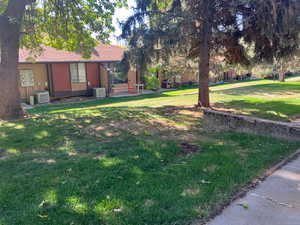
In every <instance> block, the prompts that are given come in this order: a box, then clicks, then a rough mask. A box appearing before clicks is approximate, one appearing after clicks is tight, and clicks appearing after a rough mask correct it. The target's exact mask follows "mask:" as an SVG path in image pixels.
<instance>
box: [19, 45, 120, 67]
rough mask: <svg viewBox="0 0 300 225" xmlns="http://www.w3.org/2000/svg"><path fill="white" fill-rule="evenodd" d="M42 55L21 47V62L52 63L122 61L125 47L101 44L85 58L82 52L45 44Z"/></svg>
mask: <svg viewBox="0 0 300 225" xmlns="http://www.w3.org/2000/svg"><path fill="white" fill-rule="evenodd" d="M43 49H44V51H43V52H42V54H41V55H39V56H37V57H34V55H31V54H30V51H29V50H27V49H20V51H19V63H31V62H36V63H50V62H116V61H121V60H122V58H123V54H124V49H123V48H122V47H119V46H115V45H105V44H100V45H98V46H97V47H95V48H94V49H93V50H92V56H91V58H89V59H85V58H83V57H82V56H81V55H80V54H78V53H75V52H69V51H64V50H57V49H55V48H52V47H48V46H44V47H43Z"/></svg>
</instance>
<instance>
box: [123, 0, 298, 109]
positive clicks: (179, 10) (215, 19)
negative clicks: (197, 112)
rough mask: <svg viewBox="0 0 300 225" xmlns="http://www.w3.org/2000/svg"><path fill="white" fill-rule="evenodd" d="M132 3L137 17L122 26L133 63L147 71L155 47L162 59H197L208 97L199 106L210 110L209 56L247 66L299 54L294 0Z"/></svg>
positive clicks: (193, 0) (202, 0)
mask: <svg viewBox="0 0 300 225" xmlns="http://www.w3.org/2000/svg"><path fill="white" fill-rule="evenodd" d="M136 2H137V9H136V13H135V15H133V16H132V17H130V18H129V19H128V21H127V22H126V23H125V24H123V34H122V37H123V38H127V39H128V40H129V44H130V52H131V56H132V57H131V60H132V62H134V63H136V64H140V67H141V69H143V68H145V67H146V66H145V65H147V64H148V63H151V62H152V61H153V60H154V59H155V56H156V53H155V52H156V51H157V49H156V46H157V45H159V46H160V50H159V51H160V56H161V57H164V58H166V59H168V57H170V56H172V55H173V54H176V53H177V52H187V53H188V55H189V56H190V57H193V58H197V59H199V60H200V61H199V74H200V77H199V78H200V79H199V80H200V86H201V89H202V91H203V92H202V97H203V96H205V95H206V97H205V98H206V99H202V100H203V101H205V102H201V101H199V103H200V104H201V105H204V106H209V102H207V97H208V87H207V86H208V74H209V61H210V60H209V59H210V55H211V54H212V53H214V54H217V55H222V56H224V57H225V59H226V62H227V63H229V64H242V65H250V64H251V63H257V62H260V63H261V62H272V61H273V60H276V59H280V58H283V57H288V56H290V55H293V54H295V52H296V51H297V50H298V49H299V30H300V1H297V0H166V1H155V0H147V1H142V0H136ZM163 3H165V4H163ZM129 58H130V57H129ZM141 63H142V64H141ZM141 65H142V66H141ZM203 79H205V81H204V80H203Z"/></svg>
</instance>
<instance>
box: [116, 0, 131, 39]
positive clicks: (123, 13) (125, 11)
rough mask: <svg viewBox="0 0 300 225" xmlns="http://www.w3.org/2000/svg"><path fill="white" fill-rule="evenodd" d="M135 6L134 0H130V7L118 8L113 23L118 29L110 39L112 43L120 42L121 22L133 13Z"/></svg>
mask: <svg viewBox="0 0 300 225" xmlns="http://www.w3.org/2000/svg"><path fill="white" fill-rule="evenodd" d="M134 6H135V1H134V0H128V8H121V9H117V10H116V12H115V15H114V18H113V24H114V27H115V29H116V31H115V32H114V33H113V34H112V35H111V37H110V41H111V43H112V44H120V43H119V41H118V40H117V37H118V36H120V34H121V28H120V25H119V22H124V21H126V19H127V18H128V17H129V16H131V15H132V14H133V9H132V8H133V7H134Z"/></svg>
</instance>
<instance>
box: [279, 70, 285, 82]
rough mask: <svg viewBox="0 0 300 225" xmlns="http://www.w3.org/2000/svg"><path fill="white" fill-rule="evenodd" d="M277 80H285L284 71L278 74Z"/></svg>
mask: <svg viewBox="0 0 300 225" xmlns="http://www.w3.org/2000/svg"><path fill="white" fill-rule="evenodd" d="M279 81H280V82H285V73H284V72H283V73H280V74H279Z"/></svg>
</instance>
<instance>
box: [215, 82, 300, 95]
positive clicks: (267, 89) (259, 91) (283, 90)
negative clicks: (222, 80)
mask: <svg viewBox="0 0 300 225" xmlns="http://www.w3.org/2000/svg"><path fill="white" fill-rule="evenodd" d="M214 93H216V94H226V95H235V96H237V95H264V94H266V95H270V94H276V95H279V96H280V95H291V94H293V93H294V94H299V93H300V83H299V84H295V83H288V82H286V83H279V82H278V83H273V84H257V85H252V86H245V87H235V88H230V89H226V90H217V91H214Z"/></svg>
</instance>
